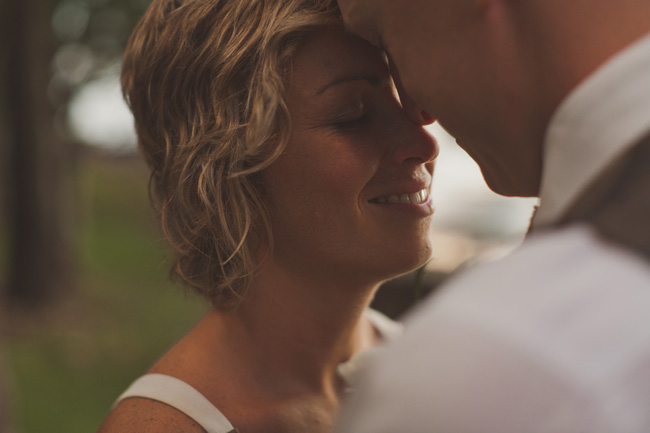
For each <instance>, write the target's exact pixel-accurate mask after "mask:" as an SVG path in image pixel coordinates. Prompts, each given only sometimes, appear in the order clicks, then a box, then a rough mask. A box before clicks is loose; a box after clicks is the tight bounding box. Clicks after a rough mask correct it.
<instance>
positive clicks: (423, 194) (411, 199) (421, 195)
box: [370, 188, 429, 204]
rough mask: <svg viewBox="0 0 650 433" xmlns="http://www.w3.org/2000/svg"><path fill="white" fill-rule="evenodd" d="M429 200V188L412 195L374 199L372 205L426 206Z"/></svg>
mask: <svg viewBox="0 0 650 433" xmlns="http://www.w3.org/2000/svg"><path fill="white" fill-rule="evenodd" d="M428 199H429V190H428V188H424V189H421V190H420V191H418V192H414V193H410V194H392V195H387V196H382V197H377V198H373V199H372V200H370V202H371V203H381V204H424V203H426V201H427V200H428Z"/></svg>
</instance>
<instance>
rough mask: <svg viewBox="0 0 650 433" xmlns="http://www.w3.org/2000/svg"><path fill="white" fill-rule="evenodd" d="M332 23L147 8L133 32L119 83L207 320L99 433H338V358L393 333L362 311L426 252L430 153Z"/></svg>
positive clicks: (324, 12)
mask: <svg viewBox="0 0 650 433" xmlns="http://www.w3.org/2000/svg"><path fill="white" fill-rule="evenodd" d="M338 14H339V13H338V10H337V8H336V2H335V1H329V0H328V1H325V0H283V1H278V0H248V1H241V0H221V1H219V0H154V2H153V3H152V5H151V7H150V8H149V10H148V11H147V13H146V15H145V16H144V18H143V19H142V21H141V22H140V23H139V24H138V26H137V28H136V29H135V31H134V33H133V35H132V37H131V39H130V41H129V44H128V47H127V51H126V55H125V60H124V70H123V87H124V92H125V95H126V98H127V100H128V102H129V104H130V106H131V108H132V111H133V112H134V115H135V119H136V128H137V132H138V136H139V142H140V148H141V150H142V152H143V154H144V156H145V157H146V159H147V161H148V163H149V165H150V166H151V169H152V187H153V188H152V190H153V191H152V193H153V194H152V197H153V201H154V204H155V205H156V208H157V210H158V211H159V213H160V219H161V224H162V228H163V232H164V234H165V236H166V238H167V240H168V241H169V243H170V244H171V246H172V247H173V249H174V251H175V254H176V263H175V267H174V272H175V274H176V275H178V276H179V277H180V278H181V279H182V280H183V281H184V282H185V283H187V284H188V285H190V286H191V287H193V288H194V289H195V290H196V291H197V292H198V293H200V294H201V295H202V296H204V297H205V298H206V299H207V300H209V301H210V302H211V304H212V308H211V310H210V312H209V313H207V315H206V316H205V317H204V318H203V319H202V320H201V321H200V322H199V323H198V325H197V326H196V327H195V328H194V329H193V330H192V331H191V332H190V333H189V334H188V335H187V336H186V337H184V338H183V339H182V340H181V341H180V342H179V343H177V344H176V345H175V346H174V347H172V348H171V350H170V351H169V352H168V353H166V354H165V355H164V356H163V357H162V358H161V359H160V360H159V361H158V362H157V363H155V365H154V366H153V367H152V368H151V369H150V371H149V372H148V375H146V376H144V378H143V379H141V380H140V381H137V382H136V384H135V385H134V386H135V388H132V389H131V390H130V391H127V393H126V394H125V395H124V396H123V398H121V399H120V400H119V403H118V404H117V405H116V407H115V408H114V410H113V411H112V413H111V414H109V416H108V417H107V419H106V420H105V422H104V424H103V425H102V427H101V428H100V431H101V432H102V433H106V432H147V431H156V432H158V431H160V432H162V431H174V432H178V431H182V432H203V431H208V432H212V431H214V432H228V431H232V430H233V428H235V427H236V429H237V431H239V432H240V433H254V432H265V433H269V432H306V431H308V432H321V431H322V432H325V431H329V430H330V427H331V425H332V423H333V420H334V417H335V415H336V412H337V407H338V403H339V398H340V397H341V394H342V392H343V391H344V390H345V388H346V380H345V377H344V376H343V375H342V374H341V373H340V372H341V371H344V370H345V366H346V365H349V364H345V362H346V361H349V360H350V359H351V358H352V357H353V356H354V355H355V354H358V353H361V352H363V351H364V350H366V349H368V348H371V347H373V346H375V345H377V344H378V343H380V342H381V340H382V339H384V338H386V337H387V336H388V335H389V334H391V333H393V332H394V327H395V325H394V324H392V322H389V321H388V319H386V318H385V317H383V316H380V315H379V314H378V313H376V312H373V311H371V310H368V309H367V307H368V304H369V303H370V301H371V299H372V297H373V294H374V292H375V291H376V290H377V288H378V286H379V285H380V284H381V283H382V282H383V281H385V280H387V279H390V278H393V277H395V276H397V275H400V274H403V273H406V272H408V271H411V270H413V269H415V268H417V267H419V266H421V265H422V264H424V263H425V262H426V261H427V260H428V259H429V256H430V253H431V245H430V241H429V237H428V232H429V228H430V220H431V215H432V213H433V209H432V205H431V201H430V199H429V188H430V183H431V174H432V170H433V163H432V161H433V159H434V158H435V156H436V154H437V146H436V144H435V142H434V141H433V139H432V138H431V137H430V136H429V135H428V134H427V133H426V132H425V131H424V129H423V128H422V125H417V124H415V123H413V122H412V121H411V120H409V118H408V117H407V116H406V115H405V113H404V111H403V110H402V107H401V106H400V104H399V101H398V100H397V99H396V94H395V92H394V88H393V86H392V82H391V78H390V74H389V71H388V67H387V64H386V61H385V59H384V56H383V55H382V53H381V52H380V51H378V50H377V49H375V48H374V47H372V46H371V45H369V44H367V43H366V42H364V41H362V40H361V39H358V38H356V37H353V36H351V35H348V34H346V33H345V31H344V30H343V28H342V26H341V24H340V22H339V15H338ZM165 403H166V404H165ZM197 421H198V422H197ZM233 426H234V427H233Z"/></svg>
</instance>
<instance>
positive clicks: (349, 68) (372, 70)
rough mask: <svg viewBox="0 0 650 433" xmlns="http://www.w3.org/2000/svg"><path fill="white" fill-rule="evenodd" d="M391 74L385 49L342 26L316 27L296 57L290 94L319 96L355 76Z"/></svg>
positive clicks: (291, 75)
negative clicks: (330, 87)
mask: <svg viewBox="0 0 650 433" xmlns="http://www.w3.org/2000/svg"><path fill="white" fill-rule="evenodd" d="M389 76H390V73H389V70H388V65H387V62H386V59H385V56H384V55H383V53H382V52H381V51H380V50H379V49H377V48H376V47H374V46H372V45H371V44H369V43H368V42H366V41H364V40H363V39H361V38H358V37H356V36H354V35H351V34H349V33H347V32H345V30H343V28H341V27H329V28H326V29H322V30H318V31H315V32H314V33H313V34H312V35H311V36H310V38H309V39H308V40H307V41H306V42H305V43H304V44H303V45H302V46H301V47H300V48H299V49H298V51H297V52H296V54H295V55H294V57H293V59H292V66H291V71H290V76H289V83H288V89H287V90H288V94H290V95H291V94H292V95H293V96H307V97H309V96H317V95H319V94H321V93H323V92H324V91H326V90H327V88H328V87H329V86H330V85H331V84H335V83H336V82H337V81H345V80H347V79H353V78H355V77H356V78H367V77H373V78H376V79H379V80H382V79H385V78H388V77H389Z"/></svg>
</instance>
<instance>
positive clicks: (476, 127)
mask: <svg viewBox="0 0 650 433" xmlns="http://www.w3.org/2000/svg"><path fill="white" fill-rule="evenodd" d="M348 2H351V3H352V4H355V3H358V7H361V6H363V3H370V2H369V0H348ZM373 2H374V3H373V4H372V7H371V10H372V11H373V12H374V13H375V14H376V16H375V18H374V22H375V23H377V27H376V29H375V33H374V34H373V32H372V30H371V31H368V30H366V32H367V34H369V35H371V39H372V40H374V41H375V42H376V43H380V44H381V45H382V46H383V48H384V49H385V50H386V51H387V52H388V53H389V55H390V57H391V59H392V61H393V62H394V65H395V66H396V67H397V70H398V71H399V74H400V79H401V81H402V85H403V87H404V89H405V90H406V92H407V93H408V94H409V96H410V97H411V98H412V99H413V100H414V101H415V102H416V103H417V104H418V105H420V106H422V107H423V108H424V109H425V110H426V111H427V112H428V113H429V114H430V115H431V116H433V117H434V118H437V119H438V120H439V121H440V123H441V125H443V126H444V127H445V128H446V129H448V130H449V132H450V133H451V134H452V135H454V136H455V137H456V139H457V140H458V143H459V144H460V145H461V147H463V148H464V149H465V150H466V151H467V152H468V153H469V154H470V155H471V156H472V157H473V158H474V159H475V160H476V161H477V163H478V164H479V166H480V167H481V170H482V171H483V174H484V176H485V178H486V180H487V182H488V184H489V185H490V187H491V188H492V189H494V190H495V191H496V192H499V193H502V194H505V195H535V194H536V193H537V189H538V185H539V173H540V167H541V147H540V145H541V144H539V145H538V144H534V145H533V144H529V143H527V142H528V141H531V140H530V139H529V136H528V135H529V133H531V131H532V129H535V131H534V132H535V134H538V135H539V131H538V129H539V128H540V127H539V125H537V124H535V122H534V121H531V120H530V119H532V117H531V111H530V107H533V106H534V104H532V102H534V101H533V99H534V95H533V94H532V91H531V89H535V88H536V86H534V85H533V84H531V83H530V82H529V81H530V80H532V77H531V75H530V74H529V73H528V72H529V71H527V70H526V69H527V63H526V59H525V56H524V57H522V56H521V53H522V50H521V47H520V46H519V43H518V42H517V34H516V31H515V30H514V29H516V26H513V25H512V24H513V23H512V22H509V21H508V20H507V19H506V17H508V16H509V15H507V14H505V13H504V11H503V10H502V9H501V8H503V7H504V6H503V4H502V2H500V1H483V2H480V1H467V0H409V1H408V2H402V1H397V0H373ZM344 12H345V7H344ZM353 25H354V22H353ZM365 28H366V29H368V28H370V27H369V26H366V27H365ZM353 30H354V28H353ZM524 52H525V51H524ZM542 130H543V127H542Z"/></svg>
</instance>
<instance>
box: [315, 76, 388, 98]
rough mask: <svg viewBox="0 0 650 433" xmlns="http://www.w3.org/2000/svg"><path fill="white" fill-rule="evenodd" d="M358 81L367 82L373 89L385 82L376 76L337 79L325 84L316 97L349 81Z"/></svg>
mask: <svg viewBox="0 0 650 433" xmlns="http://www.w3.org/2000/svg"><path fill="white" fill-rule="evenodd" d="M358 80H363V81H367V82H369V83H370V85H372V86H373V87H377V86H379V84H380V83H381V82H382V81H383V80H382V79H381V78H379V77H377V76H375V75H346V76H343V77H339V78H335V79H333V80H332V81H330V82H329V83H327V84H325V85H324V86H323V87H321V88H320V89H319V90H318V91H317V92H316V95H320V94H322V93H323V92H325V91H326V90H327V89H329V88H330V87H334V86H338V85H339V84H343V83H347V82H349V81H358Z"/></svg>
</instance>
